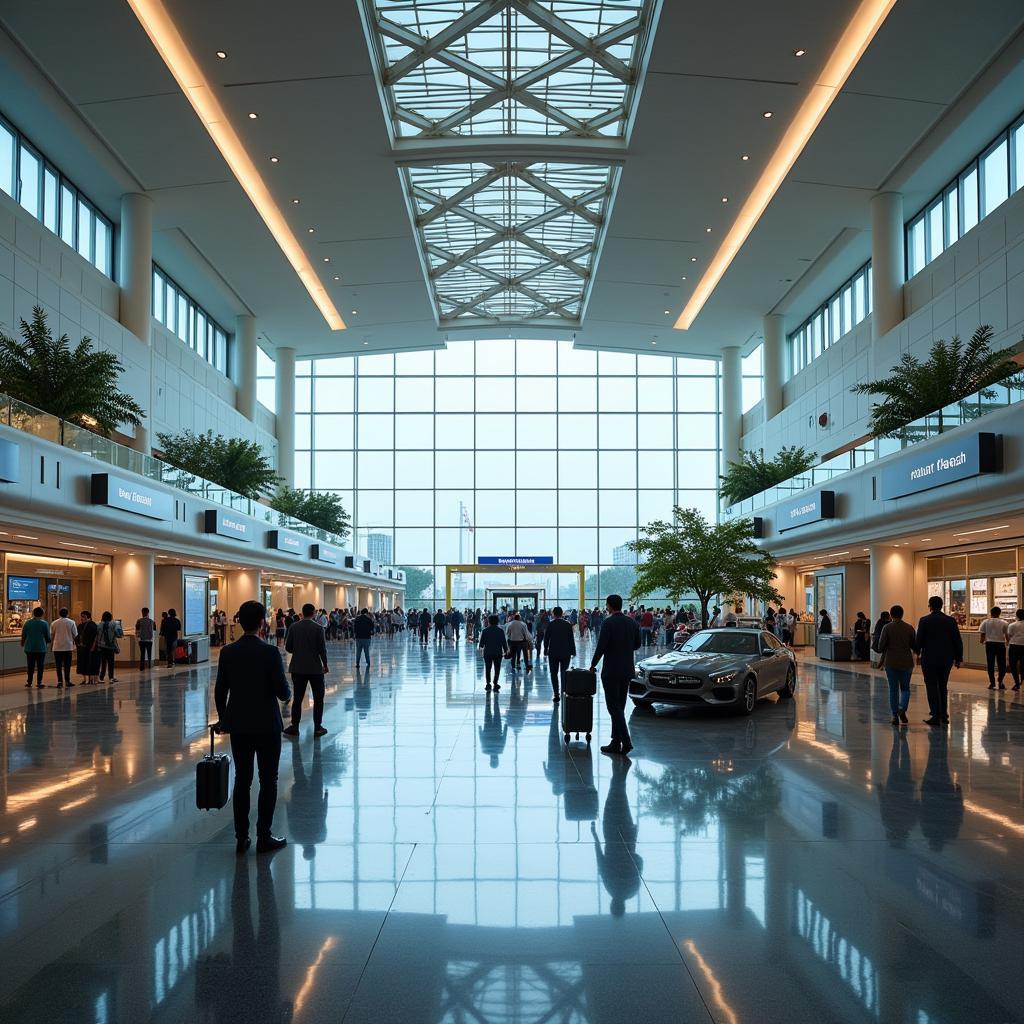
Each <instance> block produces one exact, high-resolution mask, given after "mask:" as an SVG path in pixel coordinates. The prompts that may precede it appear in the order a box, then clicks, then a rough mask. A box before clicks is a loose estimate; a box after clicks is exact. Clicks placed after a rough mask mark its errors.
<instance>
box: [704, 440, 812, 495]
mask: <svg viewBox="0 0 1024 1024" xmlns="http://www.w3.org/2000/svg"><path fill="white" fill-rule="evenodd" d="M815 459H816V456H815V454H814V452H809V451H808V450H807V449H806V448H804V447H803V446H802V445H791V446H789V447H787V446H783V447H782V448H780V449H779V451H778V453H777V454H776V455H775V457H774V458H771V459H766V458H765V457H764V449H763V448H761V449H758V450H757V451H745V452H741V453H740V458H739V461H737V462H731V461H730V462H729V463H728V464H727V466H726V471H725V475H724V476H723V477H722V478H721V481H722V483H721V487H720V491H721V495H722V497H723V498H725V499H726V501H728V502H729V504H730V505H735V504H736V503H737V502H738V501H742V500H743V499H744V498H749V497H750V496H751V495H752V494H757V493H758V492H759V491H764V490H767V489H768V488H769V487H774V486H775V485H776V484H781V483H782V482H783V481H784V480H789V479H790V478H791V477H794V476H799V475H800V474H801V473H806V472H807V470H809V469H810V468H811V466H813V465H814V462H815Z"/></svg>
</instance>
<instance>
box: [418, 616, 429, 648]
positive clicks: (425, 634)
mask: <svg viewBox="0 0 1024 1024" xmlns="http://www.w3.org/2000/svg"><path fill="white" fill-rule="evenodd" d="M420 643H421V644H423V646H424V647H426V646H427V644H429V643H430V610H429V609H428V608H424V609H423V611H421V612H420Z"/></svg>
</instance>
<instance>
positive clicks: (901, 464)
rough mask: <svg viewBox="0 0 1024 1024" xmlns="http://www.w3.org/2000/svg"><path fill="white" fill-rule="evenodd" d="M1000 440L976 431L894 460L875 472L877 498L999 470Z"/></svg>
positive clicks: (901, 495) (903, 495)
mask: <svg viewBox="0 0 1024 1024" xmlns="http://www.w3.org/2000/svg"><path fill="white" fill-rule="evenodd" d="M1002 440H1003V438H1002V435H1001V434H989V433H986V432H985V431H977V432H975V433H973V434H966V435H964V436H963V437H957V438H954V439H951V440H949V441H943V442H942V443H941V444H935V445H930V446H929V447H928V448H927V449H925V450H923V451H911V452H910V453H908V454H907V455H903V456H901V457H900V458H898V459H893V460H892V462H891V463H890V464H889V465H887V466H883V467H882V469H881V472H880V473H879V474H878V497H879V498H880V499H881V500H882V501H891V500H892V499H893V498H902V497H905V496H906V495H908V494H918V493H920V492H921V491H930V490H931V489H932V488H933V487H942V486H944V485H945V484H952V483H956V482H957V481H958V480H969V479H970V478H971V477H974V476H980V475H981V474H982V473H1001V472H1002V471H1003V445H1002Z"/></svg>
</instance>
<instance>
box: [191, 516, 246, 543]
mask: <svg viewBox="0 0 1024 1024" xmlns="http://www.w3.org/2000/svg"><path fill="white" fill-rule="evenodd" d="M203 533H215V534H216V535H217V536H218V537H231V538H232V539H233V540H244V541H247V542H251V541H252V524H251V523H247V522H245V521H244V520H243V519H241V518H240V517H239V516H237V515H236V514H235V513H234V512H229V511H226V510H221V509H217V508H208V509H207V510H206V512H205V514H204V516H203Z"/></svg>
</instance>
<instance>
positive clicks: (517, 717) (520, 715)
mask: <svg viewBox="0 0 1024 1024" xmlns="http://www.w3.org/2000/svg"><path fill="white" fill-rule="evenodd" d="M528 701H529V698H528V697H527V695H526V691H525V690H524V689H523V687H522V686H521V685H520V682H519V680H518V679H513V680H512V692H511V693H510V694H509V696H508V712H507V714H506V718H507V719H508V725H509V728H510V729H511V730H512V731H513V732H519V731H520V730H521V729H522V727H523V726H524V725H525V724H526V705H527V703H528Z"/></svg>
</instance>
